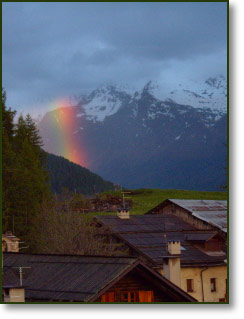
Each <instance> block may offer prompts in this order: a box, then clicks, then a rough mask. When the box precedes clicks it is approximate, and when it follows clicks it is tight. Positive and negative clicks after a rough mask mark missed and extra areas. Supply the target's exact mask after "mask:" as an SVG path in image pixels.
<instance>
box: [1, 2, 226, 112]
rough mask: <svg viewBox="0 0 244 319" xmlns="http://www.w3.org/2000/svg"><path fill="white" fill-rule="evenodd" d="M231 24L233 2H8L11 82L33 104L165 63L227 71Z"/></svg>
mask: <svg viewBox="0 0 244 319" xmlns="http://www.w3.org/2000/svg"><path fill="white" fill-rule="evenodd" d="M226 28H227V27H226V3H210V2H206V3H204V2H202V3H199V2H196V3H187V2H186V3H62V2H60V3H3V85H4V86H5V87H6V89H7V93H8V97H9V101H10V102H13V103H14V104H16V103H17V104H18V105H19V104H22V105H23V104H24V105H29V106H30V105H31V104H33V101H35V100H38V99H43V98H45V97H46V98H48V97H50V98H55V96H60V95H69V94H72V93H74V94H78V93H82V92H85V91H88V90H91V89H92V88H94V87H96V86H97V85H99V84H101V83H103V82H106V81H114V82H120V81H123V82H128V84H136V83H139V82H143V81H144V80H145V79H150V78H152V79H155V80H157V79H159V78H160V77H162V70H164V72H163V74H167V72H168V74H169V73H170V74H171V76H172V74H175V75H176V73H175V72H177V69H179V68H181V69H182V72H183V73H184V72H185V76H186V77H187V72H190V73H191V74H190V75H191V76H192V75H193V74H194V72H195V73H198V74H201V73H202V72H203V73H202V74H205V73H208V72H209V73H211V72H212V73H214V72H219V71H221V70H222V73H225V69H226ZM204 59H205V60H204ZM203 61H205V62H203ZM182 63H184V67H182ZM210 75H211V74H210Z"/></svg>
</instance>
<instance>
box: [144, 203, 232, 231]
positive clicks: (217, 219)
mask: <svg viewBox="0 0 244 319" xmlns="http://www.w3.org/2000/svg"><path fill="white" fill-rule="evenodd" d="M169 213H170V214H173V215H175V216H178V217H180V218H181V219H183V220H185V221H186V222H187V223H190V224H192V225H193V226H195V227H196V228H198V229H214V230H217V231H218V232H219V233H220V234H221V235H222V236H224V237H227V201H226V200H188V199H167V200H165V201H163V202H162V203H160V204H159V205H157V206H156V207H154V208H152V209H151V210H150V211H148V212H147V213H146V214H169Z"/></svg>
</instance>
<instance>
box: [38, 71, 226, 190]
mask: <svg viewBox="0 0 244 319" xmlns="http://www.w3.org/2000/svg"><path fill="white" fill-rule="evenodd" d="M226 94H227V86H226V80H225V78H224V77H223V76H219V77H216V78H209V79H207V80H206V81H205V82H204V83H193V84H192V85H191V84H189V83H188V84H187V85H183V84H179V86H177V88H166V87H159V85H158V84H156V83H153V82H151V81H150V82H148V83H147V84H146V85H145V86H144V88H143V89H142V90H139V91H131V90H128V89H123V88H119V87H116V86H113V85H108V86H102V87H100V88H98V89H96V90H94V91H93V92H92V93H91V94H90V95H88V96H83V97H82V98H81V99H80V100H79V101H78V102H77V105H75V106H73V107H72V108H69V116H70V110H72V118H73V120H72V123H73V125H72V130H71V131H70V132H69V134H70V137H69V138H72V139H73V140H74V141H75V143H74V144H75V146H76V148H78V151H81V152H84V153H86V156H87V159H88V161H87V163H86V166H87V167H88V168H89V169H90V170H92V171H94V172H96V173H98V174H99V175H100V176H102V177H103V178H105V179H106V180H111V181H113V182H114V183H117V184H122V185H123V186H125V187H128V188H139V187H150V188H177V189H193V190H219V188H220V187H221V185H225V184H226V172H225V167H226V158H227V148H226V141H227V107H226V104H227V97H226ZM63 112H65V109H63ZM60 125H61V124H60V122H59V121H58V119H57V118H56V112H55V111H53V112H49V113H47V114H46V115H45V116H44V118H43V119H42V121H41V123H40V125H39V130H40V134H41V136H42V138H43V141H44V144H45V145H44V149H45V150H46V151H48V152H50V153H53V154H56V155H62V156H65V154H62V152H61V151H60V149H59V148H58V145H59V141H58V138H59V136H57V134H56V132H57V130H58V129H61V130H62V127H60ZM80 164H81V165H82V164H83V163H80Z"/></svg>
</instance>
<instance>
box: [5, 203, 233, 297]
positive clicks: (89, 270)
mask: <svg viewBox="0 0 244 319" xmlns="http://www.w3.org/2000/svg"><path fill="white" fill-rule="evenodd" d="M91 224H92V226H93V227H94V228H98V229H99V234H98V235H97V236H100V237H102V241H103V242H104V243H105V245H106V246H109V247H110V248H111V249H112V247H117V249H119V251H120V252H122V255H119V254H118V250H117V251H116V254H115V255H114V256H109V255H108V254H104V255H103V254H102V252H100V253H99V254H98V255H79V254H73V255H70V254H68V255H67V254H35V253H24V252H22V251H21V248H22V247H21V239H19V238H17V237H16V236H14V235H13V234H12V233H11V232H8V233H6V234H4V235H3V236H2V250H3V298H4V301H5V302H36V301H38V302H50V301H52V302H123V303H126V302H166V303H168V302H227V298H228V293H227V202H226V201H225V200H174V199H168V200H165V201H163V202H162V203H160V204H159V205H157V206H156V207H154V208H152V209H151V210H149V211H148V212H147V213H146V214H143V215H132V214H131V212H130V209H129V208H127V207H125V206H122V207H120V208H119V209H117V213H116V214H112V215H97V216H95V217H94V218H92V220H91ZM118 247H119V248H118Z"/></svg>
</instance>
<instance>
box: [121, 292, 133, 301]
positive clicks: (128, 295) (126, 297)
mask: <svg viewBox="0 0 244 319" xmlns="http://www.w3.org/2000/svg"><path fill="white" fill-rule="evenodd" d="M120 301H122V302H135V301H136V293H135V292H134V291H126V292H121V295H120Z"/></svg>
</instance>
